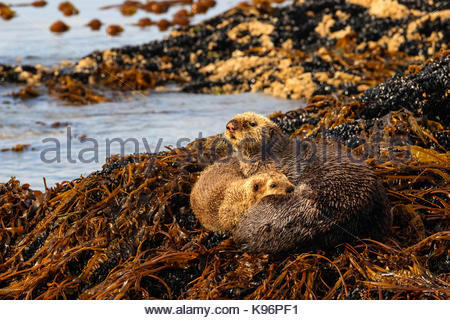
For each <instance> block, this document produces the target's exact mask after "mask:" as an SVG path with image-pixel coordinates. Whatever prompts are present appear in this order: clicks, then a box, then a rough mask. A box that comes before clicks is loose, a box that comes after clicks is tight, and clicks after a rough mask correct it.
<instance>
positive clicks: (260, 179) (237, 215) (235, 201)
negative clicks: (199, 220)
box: [215, 171, 294, 232]
mask: <svg viewBox="0 0 450 320" xmlns="http://www.w3.org/2000/svg"><path fill="white" fill-rule="evenodd" d="M293 191H294V185H293V184H292V183H290V182H289V180H288V179H287V178H286V176H285V175H284V174H282V173H279V172H276V171H268V172H263V173H259V174H256V175H254V176H251V177H249V178H246V179H237V180H235V181H233V182H231V183H230V185H229V187H228V188H227V189H226V191H225V196H224V199H223V202H222V204H221V205H220V207H219V214H218V216H217V220H218V224H219V225H220V228H221V229H220V230H215V231H221V232H227V231H231V230H232V229H233V228H234V227H235V226H236V223H237V222H238V221H239V220H240V219H241V218H242V216H243V215H244V214H245V213H246V211H247V210H248V209H249V208H250V207H251V206H252V205H254V204H256V203H257V202H259V201H260V200H261V199H263V198H264V197H266V196H268V195H286V194H289V193H291V192H293Z"/></svg>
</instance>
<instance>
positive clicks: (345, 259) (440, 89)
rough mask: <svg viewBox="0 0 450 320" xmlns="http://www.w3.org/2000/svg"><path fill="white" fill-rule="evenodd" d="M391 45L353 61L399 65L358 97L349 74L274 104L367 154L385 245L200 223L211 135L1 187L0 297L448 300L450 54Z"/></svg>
mask: <svg viewBox="0 0 450 320" xmlns="http://www.w3.org/2000/svg"><path fill="white" fill-rule="evenodd" d="M318 2H320V3H325V4H326V3H330V1H323V2H321V1H318ZM399 2H401V1H399ZM406 2H407V1H406ZM406 2H405V3H406ZM435 2H436V3H437V4H439V3H440V2H438V1H435ZM305 3H306V4H305ZM308 3H309V5H311V2H308V1H306V2H304V3H303V4H299V6H302V5H308ZM414 3H416V2H414ZM417 3H419V2H417ZM444 30H445V28H444ZM346 39H347V38H346ZM355 39H356V38H355ZM350 40H351V39H350ZM350 40H349V39H347V40H343V41H342V42H341V44H345V46H344V47H347V45H348V44H352V41H350ZM354 41H357V40H354ZM344 47H341V49H339V48H338V49H336V50H335V51H333V52H334V53H336V54H338V53H341V55H340V56H339V57H340V58H342V59H343V60H344V61H346V57H348V56H349V55H350V52H351V50H353V49H349V51H348V52H347V53H346V51H345V49H342V48H344ZM374 50H375V49H374ZM354 54H355V55H356V53H354ZM386 54H388V55H389V57H388V58H387V56H386V55H377V54H375V53H371V54H369V53H365V55H364V54H363V55H362V56H358V59H359V60H358V61H360V62H364V61H365V62H366V64H362V65H361V64H359V65H358V67H355V68H351V67H348V72H353V71H351V70H357V71H355V72H362V70H364V69H365V68H366V69H367V70H368V71H367V76H368V77H373V79H372V81H374V82H375V83H374V84H378V83H379V82H381V81H384V80H386V79H387V78H388V76H390V75H391V74H393V72H394V71H397V74H396V75H395V76H393V77H391V78H389V79H388V80H386V81H385V82H382V83H379V84H378V85H376V86H371V85H370V84H367V85H368V86H370V87H371V88H370V89H367V88H365V90H364V92H363V94H362V95H355V94H350V93H349V92H347V93H348V95H349V96H346V93H345V92H344V91H345V90H344V89H345V88H348V87H349V85H348V83H347V84H346V85H344V82H341V84H342V87H341V88H340V89H339V88H338V87H339V86H335V87H334V88H338V89H336V90H337V91H336V92H335V93H336V94H335V95H330V94H327V92H315V93H314V94H311V95H312V98H310V99H309V101H308V103H307V105H306V107H305V108H302V109H298V110H295V111H291V112H288V113H286V114H274V115H272V119H273V120H274V121H275V122H276V123H277V124H278V125H279V126H280V127H281V128H282V130H283V131H284V132H286V133H288V134H290V135H292V137H306V136H309V137H315V138H316V139H333V140H337V141H339V142H341V143H343V144H344V145H346V146H347V147H349V148H351V149H353V150H354V151H355V152H356V153H358V154H360V155H362V156H364V157H365V158H367V162H368V163H369V164H370V165H371V166H372V167H373V168H374V170H375V171H376V172H377V174H378V176H379V177H380V179H381V180H382V181H383V183H384V185H385V187H386V189H387V191H388V195H389V199H390V201H391V212H392V214H393V229H392V234H391V235H389V237H388V238H387V239H386V240H385V241H384V242H383V243H381V242H376V241H373V240H370V239H355V241H353V242H351V243H345V244H341V245H338V246H336V247H335V248H331V249H326V250H325V249H324V250H314V251H310V252H292V253H290V254H284V255H265V254H258V255H255V254H248V253H245V252H243V251H242V250H241V249H240V248H239V246H237V245H236V244H234V243H233V240H232V238H229V237H227V236H225V235H219V234H215V233H212V232H209V231H207V230H205V229H203V228H202V227H201V226H200V224H199V223H198V221H197V220H196V219H195V216H194V215H193V213H192V211H191V209H190V207H189V193H190V190H191V187H192V185H193V183H194V182H195V181H196V179H197V177H198V175H199V173H200V172H201V170H202V169H203V168H204V167H205V166H206V165H208V164H209V163H211V162H212V161H214V160H215V158H216V157H217V155H218V153H219V154H220V149H219V150H215V149H213V148H212V146H214V145H215V144H214V141H215V139H216V138H215V137H211V138H207V139H203V140H197V141H195V142H193V143H191V144H190V145H188V146H187V147H186V148H182V149H170V150H168V151H167V152H163V153H159V154H153V155H149V154H141V155H130V156H128V157H126V158H118V157H112V158H111V159H108V160H107V163H106V164H105V165H104V167H103V169H102V170H101V171H99V172H95V173H93V174H91V175H89V176H88V177H86V178H80V179H77V180H74V181H66V182H62V183H60V184H57V185H56V187H53V188H46V191H45V193H41V192H39V191H33V190H30V188H29V186H28V185H26V184H20V182H19V181H17V180H15V179H11V180H10V181H9V182H8V183H5V184H0V297H1V298H3V299H153V298H162V299H220V298H222V299H226V298H233V299H449V298H450V289H449V284H450V258H449V253H450V252H449V244H450V228H449V219H450V210H449V197H450V188H449V181H450V178H449V169H450V168H449V167H450V164H449V163H450V161H449V160H450V159H449V157H450V154H449V152H448V150H449V147H450V137H449V129H450V128H449V114H450V113H449V111H450V110H449V108H450V107H449V106H450V98H449V94H450V92H449V88H450V51H448V50H447V51H445V50H441V51H440V52H439V53H436V54H434V56H433V57H432V58H430V59H428V60H426V61H425V62H424V63H421V64H418V65H410V66H409V67H407V64H406V61H409V60H410V59H411V57H412V55H411V54H401V53H399V52H397V53H395V54H392V53H389V52H388V51H386ZM336 57H337V56H336ZM393 57H401V59H400V60H395V59H394V58H393ZM416 58H417V57H416ZM274 59H275V58H274ZM375 61H378V63H375ZM399 61H401V63H400V62H399ZM347 63H349V62H348V61H347ZM388 64H390V65H391V67H392V68H391V69H389V68H385V67H386V66H387V65H388ZM358 68H360V69H358ZM358 70H359V71H358ZM381 74H382V76H381ZM375 75H376V76H375ZM71 77H72V76H69V78H71ZM199 77H200V78H201V76H199ZM200 78H196V79H200ZM80 81H81V80H80ZM80 83H82V82H80ZM189 83H192V81H190V82H189ZM360 89H361V88H360ZM324 93H325V94H324Z"/></svg>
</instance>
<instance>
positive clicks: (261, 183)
mask: <svg viewBox="0 0 450 320" xmlns="http://www.w3.org/2000/svg"><path fill="white" fill-rule="evenodd" d="M246 187H247V190H248V192H249V193H250V201H249V204H250V205H253V204H255V203H257V202H258V201H260V200H261V199H262V198H264V197H265V196H268V195H271V194H282V195H285V194H288V193H291V192H293V191H294V185H293V184H292V183H291V182H290V181H289V180H288V178H287V177H286V176H285V175H284V174H282V173H279V172H269V173H266V172H265V173H259V174H256V175H254V176H252V177H250V178H248V179H247V182H246Z"/></svg>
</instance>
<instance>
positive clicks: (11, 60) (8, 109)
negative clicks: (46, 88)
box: [0, 0, 301, 190]
mask: <svg viewBox="0 0 450 320" xmlns="http://www.w3.org/2000/svg"><path fill="white" fill-rule="evenodd" d="M120 2H121V1H117V2H113V1H106V0H101V1H98V0H97V1H73V3H74V4H75V5H76V7H77V8H78V9H79V10H80V15H79V16H75V17H69V18H66V17H62V15H61V14H60V13H59V11H57V10H56V7H57V3H58V1H49V5H48V6H47V7H46V8H44V9H36V8H28V7H27V8H17V12H18V17H17V18H16V19H13V20H12V21H10V22H4V21H3V20H0V36H1V37H2V39H3V40H4V41H2V42H0V63H7V64H17V63H18V62H17V61H16V58H17V57H18V56H20V57H21V58H22V60H21V63H27V64H36V63H40V64H43V65H55V64H58V63H59V62H60V61H62V60H72V61H76V60H78V59H79V58H81V57H83V56H85V55H87V54H89V53H90V52H91V51H93V50H96V49H107V48H110V47H117V46H122V45H127V44H141V43H145V42H148V41H150V40H154V39H162V38H163V37H164V36H165V35H166V33H160V32H159V31H158V30H157V29H156V27H151V28H149V29H145V30H143V31H141V30H140V29H139V28H137V27H134V26H131V23H134V22H135V21H137V20H138V19H139V18H140V17H142V16H143V15H144V14H139V15H135V16H133V17H131V18H126V17H122V16H121V15H120V13H119V12H118V11H117V10H115V9H111V10H107V11H102V10H98V8H99V7H101V6H102V5H107V4H115V3H120ZM217 2H218V6H217V7H216V8H214V9H213V10H211V11H210V12H209V13H208V15H199V16H197V17H196V19H202V18H203V19H204V18H206V17H210V16H213V15H215V14H217V13H219V12H221V11H224V10H226V9H228V8H230V7H231V6H232V5H233V4H236V3H238V2H240V1H231V0H230V1H223V0H220V1H217ZM178 9H179V8H176V9H173V8H172V10H171V12H170V13H173V11H176V10H178ZM170 13H169V15H170ZM60 18H62V19H63V20H64V21H66V22H67V23H69V24H70V25H71V27H72V29H71V30H70V31H69V32H68V33H66V34H62V35H56V36H55V35H53V34H51V33H50V32H49V31H48V25H49V24H50V23H51V22H53V21H55V20H57V19H60ZM92 18H99V19H101V20H102V21H104V22H108V21H111V23H112V22H114V23H121V24H122V25H123V26H124V27H125V32H124V33H123V35H122V36H121V37H117V38H111V37H108V36H107V35H106V34H105V32H104V30H103V31H100V32H98V33H96V32H92V31H90V29H88V28H86V27H84V24H85V23H86V22H87V21H89V20H90V19H92ZM127 23H128V24H130V25H127ZM18 89H19V87H15V86H10V85H2V84H1V83H0V149H3V148H11V147H13V146H16V145H17V144H29V145H31V147H30V149H28V150H26V151H24V152H11V151H7V152H0V183H2V182H6V181H8V180H9V179H10V177H12V176H15V177H17V178H18V179H19V180H20V181H21V182H22V183H29V184H30V185H31V186H32V187H33V188H34V189H41V190H42V189H43V188H44V185H43V177H45V178H46V181H47V185H48V186H52V185H54V184H55V183H56V182H61V181H65V180H72V179H74V178H77V177H80V176H81V175H83V176H86V175H88V174H89V173H91V172H93V171H95V170H99V169H100V168H101V166H102V164H103V163H104V160H105V157H106V156H107V155H108V153H109V154H117V153H122V152H123V153H124V154H132V153H135V152H148V151H151V152H154V151H163V150H164V147H165V146H169V145H170V146H174V147H176V146H184V145H186V144H187V143H188V142H190V141H192V140H194V139H196V138H198V137H206V136H210V135H215V134H218V133H220V132H223V130H224V128H225V124H226V122H227V121H228V120H229V119H231V118H232V117H233V116H234V115H235V114H238V113H241V112H245V111H253V112H258V113H261V114H265V115H267V114H270V113H273V112H276V111H288V110H291V109H296V108H298V107H299V106H300V105H301V102H300V101H287V100H281V99H277V98H274V97H270V96H266V95H264V94H255V93H245V94H237V95H223V96H219V95H207V94H187V93H180V92H177V91H175V90H174V91H167V92H150V93H146V94H144V93H133V94H130V95H128V96H125V97H123V98H121V99H119V101H115V102H109V103H101V104H96V105H88V106H81V107H80V106H71V105H66V104H62V103H61V102H60V101H58V100H56V99H55V98H53V97H51V96H49V95H46V94H44V95H41V96H39V97H38V98H36V99H31V100H27V101H22V100H20V99H14V98H13V97H12V96H11V92H13V91H16V90H18ZM58 122H59V123H60V125H59V126H58V125H57V123H58ZM114 139H115V140H114ZM118 139H122V140H121V141H127V143H125V144H124V148H123V150H122V148H121V145H120V143H119V142H118ZM127 139H128V140H127ZM108 141H109V142H108ZM114 141H115V142H114ZM158 144H159V148H157V147H158ZM108 146H109V147H108Z"/></svg>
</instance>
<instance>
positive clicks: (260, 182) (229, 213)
mask: <svg viewBox="0 0 450 320" xmlns="http://www.w3.org/2000/svg"><path fill="white" fill-rule="evenodd" d="M293 190H294V187H293V185H292V184H291V183H290V182H289V180H288V179H287V178H286V176H285V175H283V174H281V173H279V172H275V171H269V170H266V171H264V172H258V173H257V174H256V175H254V176H251V177H249V178H246V177H244V175H243V174H242V172H241V170H240V166H239V161H238V159H237V158H231V159H229V160H228V161H225V160H223V161H218V162H216V163H214V164H212V165H210V166H209V167H207V168H206V169H205V170H204V171H203V172H202V173H201V175H200V177H199V178H198V180H197V182H196V183H195V184H194V187H193V188H192V191H191V196H190V202H191V208H192V210H193V211H194V214H195V216H196V217H197V218H198V219H199V220H200V223H201V224H202V225H203V226H204V227H205V228H207V229H209V230H212V231H220V232H228V231H231V229H232V228H233V227H234V226H235V224H236V222H237V221H238V219H239V218H240V217H241V216H242V215H243V214H244V213H245V211H246V210H247V209H248V208H249V207H250V206H251V205H252V204H255V203H256V202H258V201H259V200H260V199H261V198H263V197H264V196H266V195H271V194H286V193H289V192H292V191H293Z"/></svg>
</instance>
